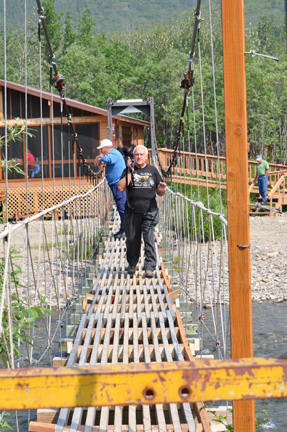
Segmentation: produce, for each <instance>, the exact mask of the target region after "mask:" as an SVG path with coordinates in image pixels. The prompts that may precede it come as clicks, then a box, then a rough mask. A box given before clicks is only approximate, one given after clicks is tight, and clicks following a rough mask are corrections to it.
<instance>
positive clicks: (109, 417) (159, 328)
mask: <svg viewBox="0 0 287 432" xmlns="http://www.w3.org/2000/svg"><path fill="white" fill-rule="evenodd" d="M113 231H115V224H114V225H113ZM108 239H109V241H108V242H107V243H106V251H105V255H104V257H103V260H102V263H101V265H100V267H99V270H98V274H97V277H96V278H95V282H94V284H93V287H92V295H91V294H89V295H88V298H89V299H92V301H91V304H90V305H89V306H86V313H85V314H83V316H82V318H81V321H80V324H79V328H78V332H77V335H76V338H75V341H74V346H73V349H72V352H71V354H70V357H69V359H68V363H67V365H70V366H74V367H77V366H87V365H96V364H102V365H104V364H108V363H112V364H118V363H124V364H128V363H141V362H144V363H151V362H162V361H177V360H179V359H181V360H182V359H186V358H187V355H186V343H183V341H182V339H183V338H182V334H181V333H182V331H183V327H182V326H179V325H178V322H177V314H176V312H175V310H174V306H173V304H172V302H171V299H170V297H169V293H168V289H167V286H166V285H165V284H164V283H163V281H162V279H161V275H160V270H159V268H157V270H156V274H155V277H154V278H153V279H147V278H145V277H144V273H143V269H142V263H143V252H142V251H141V263H140V264H139V270H138V272H137V273H136V274H135V275H128V274H127V272H126V270H125V267H126V258H125V252H124V241H123V240H122V239H121V240H118V239H116V240H115V239H113V238H112V235H111V232H110V233H109V235H108ZM142 249H143V248H142ZM115 263H116V264H115ZM194 416H195V414H194V413H193V412H192V409H191V405H190V404H189V403H186V404H181V405H180V404H178V405H177V404H168V405H166V406H163V405H143V406H129V407H115V408H113V407H103V408H95V407H84V408H80V407H79V408H75V409H74V410H70V409H66V408H65V409H61V410H60V412H59V418H58V421H57V425H54V429H53V430H55V431H56V432H66V431H70V432H72V431H73V432H77V431H84V432H94V431H96V430H98V431H102V432H103V431H108V430H111V431H113V432H116V431H119V432H122V431H129V432H136V431H147V432H152V431H158V432H166V431H173V432H177V431H186V432H188V431H192V432H194V431H199V430H203V429H202V428H201V426H200V425H199V424H198V422H197V423H195V420H194ZM51 426H52V425H51ZM39 430H41V428H40V429H39ZM51 430H52V429H51ZM205 430H206V431H211V429H209V428H206V429H205Z"/></svg>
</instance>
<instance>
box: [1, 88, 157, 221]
mask: <svg viewBox="0 0 287 432" xmlns="http://www.w3.org/2000/svg"><path fill="white" fill-rule="evenodd" d="M4 84H5V83H4V81H3V80H0V135H1V136H3V135H4V133H5V122H4V118H5V113H6V116H7V126H10V125H13V124H15V119H18V121H17V124H18V126H22V125H23V124H24V122H25V120H26V122H27V128H28V132H31V134H32V136H28V137H26V136H25V133H23V137H22V138H23V140H22V141H18V142H10V143H9V146H8V159H17V160H18V161H22V162H23V164H21V168H22V169H23V171H24V172H25V174H26V173H28V185H29V188H28V189H29V194H30V195H31V198H29V214H35V213H37V212H38V211H40V210H41V204H40V203H41V202H42V199H41V197H40V196H39V194H40V193H41V192H40V191H41V185H42V177H44V181H45V190H47V188H48V189H49V188H50V187H52V184H53V187H54V186H56V187H59V188H60V189H61V190H62V183H63V181H64V184H67V182H68V179H70V178H71V177H72V178H73V184H75V183H76V184H78V183H79V181H80V180H79V179H80V177H79V174H81V171H79V169H78V161H77V152H76V144H75V143H73V136H72V130H71V128H69V126H68V122H67V118H66V115H65V113H64V114H63V116H61V100H60V96H58V95H55V94H53V95H52V94H51V93H50V92H44V91H42V92H40V90H37V89H35V88H31V87H26V88H25V86H23V85H21V84H16V83H12V82H7V83H6V84H7V85H6V92H5V88H4ZM5 100H7V107H5ZM65 100H66V105H67V107H68V110H69V112H70V114H71V120H72V123H73V125H74V127H75V130H76V133H77V136H78V141H79V144H80V147H81V148H82V149H83V155H84V157H85V158H86V159H87V161H88V163H89V164H90V165H91V167H92V168H94V165H93V161H94V158H95V156H97V154H98V150H97V147H98V146H99V143H100V141H101V140H102V139H104V138H107V137H108V111H107V110H106V109H102V108H98V107H95V106H92V105H88V104H85V103H82V102H79V101H76V100H72V99H68V98H66V99H65ZM145 126H149V122H146V121H143V120H140V119H136V118H131V117H129V116H126V115H121V114H119V115H116V116H115V117H113V126H112V128H113V141H114V145H115V147H118V146H125V147H129V146H130V145H131V144H135V145H138V144H144V127H145ZM26 140H27V145H28V149H29V151H30V152H31V153H32V154H33V156H34V158H35V160H36V165H38V167H37V169H36V170H31V167H29V166H28V167H27V166H26V153H25V148H26ZM3 151H4V149H3V148H2V157H3V155H4V152H3ZM42 155H43V158H42ZM42 159H43V162H41V161H42ZM37 162H38V163H37ZM42 168H43V173H42ZM53 179H55V180H53ZM75 180H76V182H75ZM1 183H2V186H3V187H1ZM81 184H82V183H81ZM8 185H9V188H8V191H9V192H8V193H9V204H8V207H9V217H11V215H13V216H14V215H16V217H17V218H22V217H26V216H27V210H26V208H25V207H27V206H26V205H22V203H21V201H23V196H24V194H25V193H26V192H25V191H26V176H24V175H23V174H19V173H16V171H14V170H12V172H9V173H8ZM0 187H1V189H2V190H3V189H4V188H5V171H4V170H1V169H0ZM87 187H90V186H89V185H85V188H87ZM36 191H37V193H36ZM77 192H79V191H77ZM35 193H36V195H37V196H38V198H37V199H36V196H35ZM26 195H27V193H26ZM21 197H22V198H21ZM60 198H61V200H62V193H61V194H60V197H59V199H60ZM48 201H49V200H48ZM56 201H57V203H58V202H59V200H58V199H57V200H56ZM38 202H39V204H37V203H38ZM51 205H52V198H51ZM47 206H49V202H47V203H46V205H45V207H47Z"/></svg>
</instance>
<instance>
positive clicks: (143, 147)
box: [133, 144, 148, 154]
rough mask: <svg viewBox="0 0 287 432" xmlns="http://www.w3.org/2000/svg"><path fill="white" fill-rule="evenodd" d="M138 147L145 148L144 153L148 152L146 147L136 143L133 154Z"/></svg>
mask: <svg viewBox="0 0 287 432" xmlns="http://www.w3.org/2000/svg"><path fill="white" fill-rule="evenodd" d="M138 148H142V149H145V152H146V154H148V149H147V148H146V147H145V146H144V145H141V144H139V145H137V146H136V147H135V148H134V151H133V154H135V151H136V149H138Z"/></svg>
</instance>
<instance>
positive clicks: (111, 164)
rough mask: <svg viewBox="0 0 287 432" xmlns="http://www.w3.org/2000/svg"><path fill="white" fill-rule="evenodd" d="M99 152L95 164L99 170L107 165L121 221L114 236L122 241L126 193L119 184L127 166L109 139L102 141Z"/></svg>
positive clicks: (108, 178) (106, 174)
mask: <svg viewBox="0 0 287 432" xmlns="http://www.w3.org/2000/svg"><path fill="white" fill-rule="evenodd" d="M98 150H101V152H102V154H101V155H99V156H97V157H96V159H95V161H94V163H95V165H96V166H97V167H99V168H100V167H102V165H103V164H104V163H105V164H106V172H105V176H106V179H107V182H108V185H109V187H110V189H111V191H112V194H113V197H114V200H115V203H116V206H117V210H118V212H119V215H120V219H121V226H120V230H119V231H118V232H117V233H115V234H114V237H115V238H119V239H120V238H123V237H125V231H124V212H125V203H126V192H125V191H124V192H120V191H119V190H118V182H119V180H120V178H121V176H122V173H123V170H124V169H125V167H126V164H125V160H124V158H123V156H122V155H121V153H120V152H119V151H118V150H117V149H115V148H114V147H113V143H112V142H111V141H110V140H109V139H104V140H103V141H101V145H100V146H99V147H98Z"/></svg>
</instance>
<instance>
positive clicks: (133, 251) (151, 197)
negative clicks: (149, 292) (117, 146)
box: [118, 145, 166, 277]
mask: <svg viewBox="0 0 287 432" xmlns="http://www.w3.org/2000/svg"><path fill="white" fill-rule="evenodd" d="M147 159H148V150H147V148H146V147H144V146H142V145H138V146H137V147H136V148H135V150H134V163H135V164H134V168H129V169H128V172H127V171H126V170H124V172H123V174H122V178H121V180H120V181H119V182H118V188H119V190H120V191H125V190H126V191H127V200H126V206H125V216H124V226H125V232H126V237H127V239H126V245H127V261H128V263H129V267H128V273H129V274H134V273H135V269H136V265H137V263H138V260H139V257H140V248H141V234H143V239H144V246H145V262H144V269H145V276H146V277H153V275H154V270H155V268H156V262H157V258H156V252H155V245H154V229H155V226H156V225H157V223H158V221H159V210H158V207H157V202H156V194H158V195H159V196H163V195H164V194H165V190H166V184H165V183H163V181H162V178H161V175H160V174H159V172H158V170H157V168H155V167H154V166H152V165H149V164H147ZM128 164H130V161H128Z"/></svg>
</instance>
